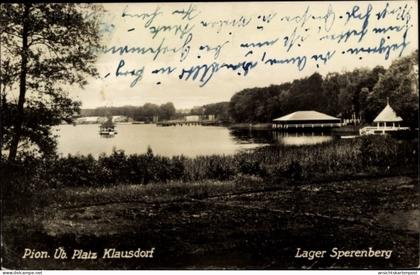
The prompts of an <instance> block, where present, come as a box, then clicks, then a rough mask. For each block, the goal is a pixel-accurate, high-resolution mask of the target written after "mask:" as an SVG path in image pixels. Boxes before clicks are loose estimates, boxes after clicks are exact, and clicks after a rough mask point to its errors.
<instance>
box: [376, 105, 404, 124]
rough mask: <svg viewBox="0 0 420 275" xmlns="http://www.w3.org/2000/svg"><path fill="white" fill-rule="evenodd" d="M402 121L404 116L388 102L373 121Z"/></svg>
mask: <svg viewBox="0 0 420 275" xmlns="http://www.w3.org/2000/svg"><path fill="white" fill-rule="evenodd" d="M398 121H402V118H401V117H399V116H397V113H396V112H395V111H394V110H393V109H392V108H391V106H390V105H389V103H388V104H386V106H385V108H384V109H383V110H382V112H380V113H379V115H378V116H377V117H376V118H375V119H374V120H373V122H398Z"/></svg>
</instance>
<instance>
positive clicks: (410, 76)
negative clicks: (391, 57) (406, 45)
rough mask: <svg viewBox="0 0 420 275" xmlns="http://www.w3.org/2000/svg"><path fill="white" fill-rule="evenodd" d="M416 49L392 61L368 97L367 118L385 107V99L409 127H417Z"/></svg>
mask: <svg viewBox="0 0 420 275" xmlns="http://www.w3.org/2000/svg"><path fill="white" fill-rule="evenodd" d="M418 64H419V63H418V51H417V50H416V51H414V52H413V53H412V54H410V55H409V56H406V57H402V58H399V59H396V60H395V61H394V62H392V64H391V66H390V67H389V69H388V70H387V71H386V73H385V74H383V75H381V76H380V77H379V80H378V82H377V83H376V85H375V86H374V88H373V91H372V93H371V94H370V95H369V97H368V102H369V104H368V105H369V110H368V111H369V112H368V113H369V119H370V120H373V119H374V118H375V116H376V115H377V114H378V113H379V112H380V111H381V110H382V109H383V108H384V107H385V105H386V102H387V99H389V102H390V104H391V106H392V107H393V108H394V110H395V111H396V112H397V114H398V115H399V116H401V117H402V119H403V120H404V122H405V123H406V124H407V125H409V126H410V127H413V128H415V127H418V123H419V121H418V111H419V105H418V104H419V86H418Z"/></svg>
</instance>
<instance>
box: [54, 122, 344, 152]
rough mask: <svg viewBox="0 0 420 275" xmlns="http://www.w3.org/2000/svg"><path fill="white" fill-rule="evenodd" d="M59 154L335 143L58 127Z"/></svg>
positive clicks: (262, 135) (216, 131) (220, 132)
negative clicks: (111, 133) (109, 132)
mask: <svg viewBox="0 0 420 275" xmlns="http://www.w3.org/2000/svg"><path fill="white" fill-rule="evenodd" d="M55 130H56V132H55V133H56V134H57V135H58V140H57V141H58V153H59V154H62V155H67V154H73V155H74V154H81V155H87V154H91V155H93V156H94V157H97V156H99V155H100V154H103V153H105V154H110V153H112V150H113V149H117V150H124V151H125V152H126V153H127V154H143V153H146V152H147V148H148V147H149V146H150V147H151V148H152V150H153V152H154V153H155V154H159V155H163V156H176V155H184V156H189V157H195V156H198V155H213V154H218V155H222V154H224V155H231V154H234V153H237V152H239V151H241V150H247V149H252V148H256V147H258V146H262V145H266V144H281V145H285V146H289V145H305V144H317V143H323V142H328V141H332V140H334V139H335V138H336V137H334V136H332V135H331V134H330V133H302V132H301V133H287V132H278V131H250V130H240V131H238V130H230V129H228V128H226V127H217V126H171V127H157V126H156V125H153V124H117V126H116V130H117V132H118V134H116V135H115V136H101V135H99V125H97V124H89V125H77V126H73V125H60V126H57V127H56V128H55Z"/></svg>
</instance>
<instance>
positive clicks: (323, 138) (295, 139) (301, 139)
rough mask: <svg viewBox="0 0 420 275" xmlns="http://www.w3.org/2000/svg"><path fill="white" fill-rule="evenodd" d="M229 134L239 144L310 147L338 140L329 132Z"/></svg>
mask: <svg viewBox="0 0 420 275" xmlns="http://www.w3.org/2000/svg"><path fill="white" fill-rule="evenodd" d="M231 134H232V135H233V136H234V137H235V140H236V141H237V142H239V143H248V142H251V143H269V144H282V145H286V146H289V145H312V144H320V143H324V142H329V141H333V140H335V139H338V136H334V135H332V134H331V133H330V132H297V133H296V132H295V133H294V132H281V131H252V130H231Z"/></svg>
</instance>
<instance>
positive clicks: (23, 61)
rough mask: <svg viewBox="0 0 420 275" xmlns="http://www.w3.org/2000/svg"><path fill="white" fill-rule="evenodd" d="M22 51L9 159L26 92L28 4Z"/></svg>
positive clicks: (13, 151)
mask: <svg viewBox="0 0 420 275" xmlns="http://www.w3.org/2000/svg"><path fill="white" fill-rule="evenodd" d="M22 25H23V26H22V27H23V28H22V52H21V63H20V76H19V99H18V104H17V114H16V120H15V123H14V125H13V126H14V127H13V132H14V133H13V137H12V141H11V143H10V151H9V161H13V160H15V158H16V154H17V148H18V145H19V140H20V137H21V135H22V124H23V118H24V104H25V94H26V74H27V70H28V48H29V46H28V33H29V4H24V11H23V19H22Z"/></svg>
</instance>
